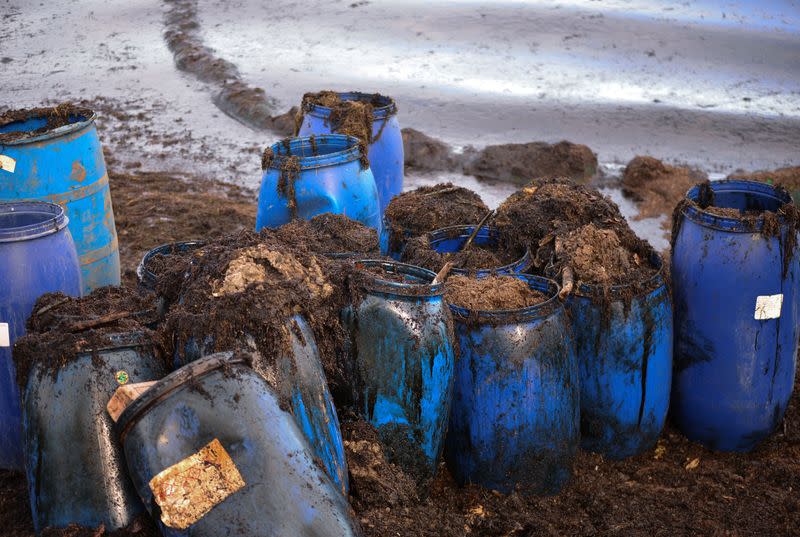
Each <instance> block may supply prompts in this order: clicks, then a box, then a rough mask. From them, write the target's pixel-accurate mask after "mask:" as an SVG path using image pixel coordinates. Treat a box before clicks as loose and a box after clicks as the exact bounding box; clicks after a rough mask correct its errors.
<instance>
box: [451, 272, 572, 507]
mask: <svg viewBox="0 0 800 537" xmlns="http://www.w3.org/2000/svg"><path fill="white" fill-rule="evenodd" d="M514 276H515V277H517V278H519V279H521V280H523V281H525V282H528V285H529V286H530V287H531V288H532V289H535V290H537V291H540V292H542V293H546V294H547V295H548V296H549V297H550V298H549V300H547V301H546V302H543V303H541V304H537V305H534V306H531V307H528V308H523V309H518V310H496V311H470V310H467V309H465V308H462V307H459V306H455V305H453V304H451V305H450V309H451V310H452V312H453V317H454V320H455V325H456V335H457V337H458V345H459V348H460V350H461V354H460V356H459V360H458V363H457V364H456V372H455V388H454V395H453V407H452V410H451V412H450V426H449V430H448V432H447V448H446V451H445V459H446V461H447V464H448V467H449V468H450V471H451V472H452V473H453V477H454V478H455V479H456V481H457V482H458V483H460V484H466V483H477V484H480V485H482V486H484V487H486V488H489V489H494V490H498V491H501V492H511V491H512V490H515V489H516V490H518V491H519V492H521V493H523V494H532V493H535V494H555V493H557V492H558V491H559V490H561V487H562V486H563V485H564V484H565V483H566V482H567V481H568V480H569V478H570V475H571V474H572V464H573V459H574V457H575V454H576V453H577V451H578V444H579V441H580V440H579V439H580V406H579V399H580V392H579V387H578V361H577V357H576V355H575V348H574V345H573V342H572V338H571V336H570V329H569V320H568V319H567V315H566V313H565V311H564V308H563V306H562V305H561V303H560V302H559V300H558V298H557V294H558V285H557V284H556V283H555V282H553V281H552V280H547V279H544V278H540V277H537V276H529V275H524V274H516V275H514Z"/></svg>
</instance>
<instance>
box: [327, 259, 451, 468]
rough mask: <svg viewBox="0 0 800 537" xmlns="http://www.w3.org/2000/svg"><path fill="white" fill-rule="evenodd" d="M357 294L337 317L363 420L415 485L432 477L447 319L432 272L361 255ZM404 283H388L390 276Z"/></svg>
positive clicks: (446, 369)
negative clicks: (351, 357)
mask: <svg viewBox="0 0 800 537" xmlns="http://www.w3.org/2000/svg"><path fill="white" fill-rule="evenodd" d="M356 263H357V265H356V266H357V267H358V266H359V265H360V266H361V267H364V268H367V267H369V268H372V269H373V270H377V271H380V272H384V273H385V274H386V276H385V277H382V276H381V275H380V274H372V273H366V272H365V273H364V280H363V282H362V287H363V290H364V293H365V294H364V297H363V299H362V300H361V301H360V302H359V303H357V304H354V305H353V306H352V309H348V310H347V311H346V312H345V313H344V315H343V317H344V319H345V326H347V327H348V329H349V331H350V334H351V340H352V343H353V346H352V348H353V349H354V351H355V364H356V369H357V377H358V379H359V381H358V382H359V383H360V385H361V386H362V388H363V391H362V392H361V393H360V394H358V401H359V407H360V410H361V412H362V414H363V416H364V418H365V419H366V420H367V421H369V422H370V423H371V424H372V425H373V426H375V428H376V429H377V430H378V434H379V436H380V437H381V440H382V441H383V442H384V443H385V444H386V445H387V447H388V448H389V451H390V453H389V455H390V459H391V460H392V461H393V462H395V463H397V464H399V465H400V466H401V467H403V468H404V469H405V470H406V471H407V472H409V473H410V474H411V475H413V476H414V477H415V478H417V480H418V481H419V482H420V483H423V482H425V481H426V480H427V479H428V478H430V477H433V476H434V475H435V473H436V466H437V464H438V461H439V456H440V455H441V451H442V447H443V445H444V435H445V431H446V430H447V418H448V415H449V414H450V401H451V398H452V391H453V390H452V387H453V367H454V364H455V352H454V348H453V338H454V335H453V324H452V319H451V317H450V312H449V311H448V308H447V306H446V305H445V303H444V301H443V299H442V295H443V293H444V286H443V285H442V284H432V281H433V279H434V277H435V276H436V275H435V274H434V273H433V272H431V271H429V270H425V269H423V268H420V267H414V266H411V265H405V264H403V263H394V262H385V261H376V260H362V261H357V262H356ZM390 276H391V277H394V278H398V279H400V280H402V281H394V280H393V279H391V278H390Z"/></svg>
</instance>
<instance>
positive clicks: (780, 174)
mask: <svg viewBox="0 0 800 537" xmlns="http://www.w3.org/2000/svg"><path fill="white" fill-rule="evenodd" d="M728 179H745V180H747V181H759V182H761V183H768V184H770V185H780V186H782V187H784V188H785V189H786V190H788V191H789V192H791V193H792V196H797V194H796V193H797V192H798V191H800V166H793V167H789V168H778V169H776V170H770V171H758V172H752V173H747V172H745V171H742V170H738V171H735V172H734V173H732V174H730V175H729V176H728ZM795 201H797V199H795Z"/></svg>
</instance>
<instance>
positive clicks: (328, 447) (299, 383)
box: [176, 315, 348, 494]
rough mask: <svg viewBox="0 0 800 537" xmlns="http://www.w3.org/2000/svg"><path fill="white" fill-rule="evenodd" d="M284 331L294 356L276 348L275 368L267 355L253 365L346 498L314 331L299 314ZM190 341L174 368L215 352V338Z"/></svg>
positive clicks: (339, 444) (343, 464)
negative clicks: (286, 404) (283, 403)
mask: <svg viewBox="0 0 800 537" xmlns="http://www.w3.org/2000/svg"><path fill="white" fill-rule="evenodd" d="M286 331H287V333H288V335H289V342H290V347H291V352H290V353H284V352H282V350H281V346H276V352H279V354H278V356H277V357H276V358H275V365H274V366H273V365H272V364H270V362H269V360H268V359H267V358H266V357H264V356H261V354H260V353H259V352H257V351H254V352H253V353H252V357H251V362H252V363H251V367H252V368H253V369H254V370H255V371H256V372H257V373H258V374H259V375H261V376H262V377H263V378H264V379H266V380H267V382H269V383H270V385H271V386H272V387H273V388H274V390H275V391H276V393H277V394H278V395H280V396H281V397H282V398H283V400H285V401H287V402H289V404H290V406H291V413H292V415H293V416H294V419H295V421H296V423H297V426H298V427H300V430H301V431H302V432H303V434H304V435H305V436H306V439H307V441H308V443H309V445H310V446H311V448H312V449H313V450H314V455H315V456H316V457H317V458H318V459H319V460H320V461H321V462H322V465H323V466H324V468H325V470H326V471H327V472H328V475H329V476H330V478H331V479H332V480H333V482H334V483H335V484H336V485H337V486H338V487H340V488H341V490H342V492H344V493H345V494H346V493H347V491H348V476H347V460H346V459H345V455H344V443H343V440H342V433H341V431H340V429H339V418H338V416H337V414H336V407H335V406H334V404H333V398H332V397H331V393H330V390H329V388H328V381H327V379H326V377H325V371H324V370H323V368H322V362H321V361H320V356H319V349H318V348H317V343H316V340H315V338H314V332H313V331H312V330H311V327H310V326H309V325H308V322H306V320H305V319H304V318H303V317H301V316H300V315H295V316H294V317H292V318H291V319H290V320H289V321H288V322H287V323H286ZM181 339H182V338H181ZM245 339H247V338H245ZM186 340H187V343H186V346H185V348H184V349H183V355H182V357H181V356H180V355H179V354H180V353H177V351H176V354H178V356H176V367H180V366H182V365H185V364H187V363H190V362H192V361H194V360H197V359H200V358H201V357H203V356H206V355H208V354H211V353H212V352H213V350H214V338H213V337H210V336H209V337H206V338H205V339H204V340H202V341H199V340H198V339H197V338H196V337H194V336H192V337H188V338H186ZM243 343H245V342H243Z"/></svg>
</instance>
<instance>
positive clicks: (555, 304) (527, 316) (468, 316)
mask: <svg viewBox="0 0 800 537" xmlns="http://www.w3.org/2000/svg"><path fill="white" fill-rule="evenodd" d="M503 276H508V277H512V278H518V279H520V280H523V281H525V282H527V283H528V286H529V287H530V288H531V289H534V290H536V291H542V292H547V293H552V294H551V296H550V298H548V299H547V300H545V301H544V302H540V303H538V304H534V305H533V306H528V307H527V308H515V309H503V310H470V309H467V308H464V307H462V306H457V305H455V304H450V303H448V306H450V311H451V312H452V313H453V317H455V318H456V319H458V320H459V321H467V320H468V321H470V322H476V323H492V324H503V323H516V322H520V321H532V320H535V319H540V318H544V317H547V316H548V315H550V314H551V313H552V312H553V311H554V310H555V309H558V308H559V307H561V302H560V301H559V298H558V293H559V291H560V290H561V286H560V285H558V282H556V281H555V280H551V279H550V278H545V277H544V276H535V275H533V274H518V273H512V274H504V275H503Z"/></svg>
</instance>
